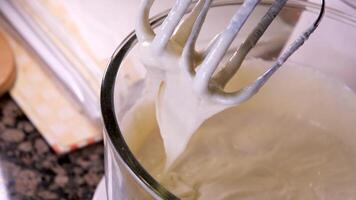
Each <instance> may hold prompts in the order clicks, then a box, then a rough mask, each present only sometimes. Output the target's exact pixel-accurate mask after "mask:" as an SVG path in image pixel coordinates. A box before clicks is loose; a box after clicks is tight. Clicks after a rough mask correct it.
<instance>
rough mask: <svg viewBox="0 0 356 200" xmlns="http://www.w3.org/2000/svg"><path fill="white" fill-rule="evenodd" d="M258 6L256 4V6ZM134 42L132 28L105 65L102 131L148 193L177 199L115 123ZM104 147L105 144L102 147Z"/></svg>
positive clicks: (334, 13) (231, 0)
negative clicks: (119, 85)
mask: <svg viewBox="0 0 356 200" xmlns="http://www.w3.org/2000/svg"><path fill="white" fill-rule="evenodd" d="M242 2H243V1H242V0H220V1H217V2H214V3H213V6H214V7H220V6H229V5H239V4H241V3H242ZM272 2H273V1H272V0H262V2H261V3H260V5H269V4H271V3H272ZM260 5H259V6H260ZM287 6H288V7H291V8H299V9H300V8H301V7H302V6H305V7H304V8H303V9H305V10H306V11H310V12H318V11H319V8H320V4H316V3H312V2H305V1H302V0H290V1H288V2H287ZM168 12H169V10H166V11H164V12H162V13H160V14H158V15H156V16H155V17H152V18H151V19H150V22H151V25H152V26H153V27H157V26H159V25H160V23H161V22H162V21H163V20H164V18H165V17H166V15H167V13H168ZM325 17H329V18H331V19H336V20H338V21H341V22H343V23H346V24H351V25H353V26H355V27H356V18H355V17H354V16H352V15H350V14H347V13H344V12H342V11H340V10H338V9H335V8H330V7H327V6H326V12H325ZM136 44H137V37H136V34H135V31H132V32H131V33H130V34H129V35H128V36H127V37H126V38H125V39H124V40H123V41H122V42H121V43H120V45H119V46H118V47H117V48H116V50H115V52H114V53H113V55H112V56H111V60H110V63H109V65H108V66H107V68H106V70H105V73H104V76H103V79H102V83H101V89H100V107H101V114H102V122H103V125H104V129H105V130H104V132H105V134H106V135H107V136H108V137H107V139H108V140H109V142H110V143H111V144H112V146H113V147H114V149H115V151H114V153H115V156H119V157H120V158H121V159H122V161H123V162H124V164H125V167H126V168H127V169H128V170H129V171H131V172H132V173H133V174H134V175H135V176H136V178H137V179H138V181H140V183H141V184H143V185H144V186H145V187H147V188H148V189H149V190H151V191H148V192H149V193H151V194H152V195H153V196H155V197H158V198H161V199H172V200H173V199H179V198H178V197H177V196H175V195H174V194H173V193H171V192H170V191H169V190H167V189H166V188H165V187H164V186H162V185H161V184H160V183H159V182H158V181H157V180H155V179H154V178H153V177H152V176H151V175H150V174H149V173H148V172H147V171H146V170H145V169H144V167H143V166H142V165H141V164H140V163H139V162H138V160H137V159H136V158H135V156H134V155H133V153H132V152H131V151H130V149H129V147H128V145H127V144H126V142H125V140H124V137H123V135H122V133H121V131H120V128H119V124H118V122H117V118H116V114H115V109H114V108H115V105H114V92H115V82H116V77H117V74H118V71H119V69H120V66H121V63H122V61H123V60H124V58H125V57H126V55H127V54H128V52H129V51H130V50H131V49H132V48H133V47H134V46H135V45H136ZM105 148H106V147H105Z"/></svg>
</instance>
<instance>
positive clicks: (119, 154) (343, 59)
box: [101, 0, 356, 200]
mask: <svg viewBox="0 0 356 200" xmlns="http://www.w3.org/2000/svg"><path fill="white" fill-rule="evenodd" d="M241 3H242V1H238V0H236V1H228V0H220V1H217V2H215V6H214V7H213V8H212V9H211V10H210V11H209V15H208V18H207V20H206V22H205V25H204V28H203V30H202V33H201V36H200V38H199V41H198V47H199V46H200V47H203V46H204V45H206V44H207V42H208V41H209V39H211V38H212V37H213V36H214V35H215V34H216V33H218V32H219V31H221V30H222V29H223V28H224V27H225V26H226V24H227V22H228V20H229V19H230V18H231V16H232V14H233V13H234V11H235V10H236V9H237V8H238V7H239V6H240V4H241ZM270 4H271V1H262V3H261V4H260V5H259V6H258V8H257V10H256V12H254V14H253V15H252V16H251V17H250V19H249V21H248V22H247V24H246V26H245V27H244V28H243V30H242V31H241V33H240V34H239V35H238V38H237V39H236V41H235V42H234V44H233V45H232V48H234V47H236V46H237V44H238V43H239V42H240V41H242V39H244V38H246V35H247V33H248V31H249V30H251V27H254V25H255V24H256V23H257V21H258V19H259V18H260V17H261V16H262V15H263V13H264V12H265V11H266V10H267V8H268V6H269V5H270ZM319 8H320V6H319V5H317V4H313V3H308V2H306V1H298V0H290V1H288V3H287V5H286V7H285V8H284V10H283V11H282V13H281V15H280V16H281V17H280V18H279V19H278V20H275V21H274V22H273V24H272V26H271V27H270V28H269V29H268V30H267V32H266V34H265V35H264V36H263V38H264V39H262V40H265V41H269V40H270V39H271V40H272V39H277V40H278V41H280V42H281V44H282V45H281V46H279V47H278V48H276V47H275V46H274V47H273V49H265V50H264V51H266V52H261V53H260V54H255V55H254V56H260V57H262V58H263V59H267V60H273V59H274V58H275V56H276V55H278V53H279V52H280V51H281V50H282V49H283V46H285V45H286V44H287V43H289V42H290V41H293V39H294V38H295V37H296V36H297V35H298V34H299V33H301V31H303V30H304V29H305V28H307V26H309V25H310V24H311V23H312V22H313V21H314V20H315V18H316V17H317V14H318V12H319ZM165 16H166V13H163V14H161V15H160V16H157V17H155V18H154V19H152V24H153V25H154V26H155V27H157V26H159V25H160V23H161V22H162V20H163V19H164V18H165ZM217 22H218V23H217ZM355 35H356V19H355V18H353V17H351V15H348V14H346V13H343V12H342V11H339V10H336V9H332V8H327V9H326V15H325V17H324V19H323V21H322V23H321V24H320V27H319V28H318V29H317V31H316V32H315V33H314V34H313V35H312V36H311V37H310V39H309V41H308V42H306V43H305V45H304V46H302V48H301V49H300V50H298V52H297V53H296V54H295V55H293V56H292V57H291V58H290V59H289V60H288V62H293V63H298V64H301V65H302V66H308V67H314V68H318V70H319V71H321V72H323V73H325V74H328V75H329V76H331V77H334V78H336V79H339V80H342V81H343V82H345V83H346V84H347V85H348V86H349V87H350V88H351V89H352V90H354V91H356V67H355V66H354V65H355V64H356V56H355V54H354V52H355V51H356V40H355V39H354V36H355ZM136 44H137V40H136V36H135V34H134V33H132V34H130V35H129V36H128V37H127V38H126V39H125V40H124V41H123V42H122V44H121V45H120V46H119V47H118V49H117V51H116V52H115V53H114V55H113V56H112V60H111V62H110V64H109V66H108V68H107V71H106V73H105V77H104V79H103V82H102V87H101V109H102V116H103V122H104V125H105V129H104V141H105V165H106V171H105V172H106V174H105V177H106V186H107V188H106V189H107V195H108V199H109V200H113V199H178V197H176V196H175V195H174V194H173V193H171V192H170V191H168V190H167V189H165V187H164V186H162V185H161V184H160V183H159V182H157V181H156V180H155V179H154V178H153V177H152V176H151V175H150V174H149V173H148V172H147V171H146V170H145V169H144V168H143V167H142V166H141V165H140V163H139V162H138V161H137V159H136V158H135V156H134V155H133V153H132V152H131V151H130V149H129V147H128V145H127V143H126V142H125V139H124V138H125V133H123V132H121V131H120V121H121V119H122V117H123V116H124V115H125V114H126V112H127V110H128V108H130V106H132V105H133V104H134V102H135V101H136V100H137V99H138V98H139V96H140V92H133V91H140V89H142V88H143V87H144V85H143V84H142V83H143V82H142V80H143V79H144V78H145V68H144V66H143V65H142V64H141V63H140V62H139V55H138V50H137V49H138V48H137V46H136ZM271 48H272V47H271ZM212 148H213V147H212Z"/></svg>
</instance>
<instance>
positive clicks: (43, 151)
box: [0, 95, 104, 200]
mask: <svg viewBox="0 0 356 200" xmlns="http://www.w3.org/2000/svg"><path fill="white" fill-rule="evenodd" d="M103 157H104V156H103V145H102V143H98V144H94V145H91V146H89V147H86V148H83V149H81V150H77V151H75V152H72V153H69V154H66V155H56V154H55V153H54V151H53V150H52V149H51V148H50V147H49V146H48V144H47V143H46V141H45V140H44V139H43V137H42V136H41V135H40V134H39V132H38V131H37V130H36V129H35V128H34V126H33V125H32V124H31V122H30V121H29V119H28V118H27V117H26V116H25V115H24V113H23V112H22V111H21V109H20V108H19V107H18V106H17V105H16V103H15V102H14V101H13V100H12V99H11V97H10V96H9V95H5V96H2V97H0V199H1V200H7V199H9V200H22V199H26V200H27V199H28V200H32V199H33V200H41V199H59V200H62V199H63V200H67V199H69V200H71V199H80V200H86V199H88V200H89V199H91V198H92V196H93V194H94V191H95V188H96V186H97V184H98V183H99V181H100V179H101V177H102V176H103V173H104V161H103V159H104V158H103ZM6 196H7V198H6Z"/></svg>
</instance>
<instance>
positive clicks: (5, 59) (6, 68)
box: [0, 33, 16, 96]
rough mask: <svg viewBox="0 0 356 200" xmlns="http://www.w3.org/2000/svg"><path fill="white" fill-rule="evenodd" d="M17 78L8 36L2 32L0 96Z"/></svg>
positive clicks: (0, 38) (0, 46)
mask: <svg viewBox="0 0 356 200" xmlns="http://www.w3.org/2000/svg"><path fill="white" fill-rule="evenodd" d="M15 78H16V68H15V60H14V55H13V52H12V50H11V48H10V45H9V43H8V42H7V40H6V38H5V37H4V35H3V34H2V33H0V96H1V95H3V94H4V93H5V92H7V91H8V90H9V89H10V87H11V86H12V85H13V83H14V82H15Z"/></svg>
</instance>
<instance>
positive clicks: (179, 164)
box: [130, 60, 356, 200]
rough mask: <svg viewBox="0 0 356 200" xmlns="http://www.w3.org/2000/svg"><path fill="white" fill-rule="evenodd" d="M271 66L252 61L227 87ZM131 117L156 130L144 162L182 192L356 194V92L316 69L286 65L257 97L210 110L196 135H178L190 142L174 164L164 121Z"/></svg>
mask: <svg viewBox="0 0 356 200" xmlns="http://www.w3.org/2000/svg"><path fill="white" fill-rule="evenodd" d="M268 66H270V63H269V62H266V61H262V60H249V61H245V62H244V64H243V67H242V68H241V69H240V71H239V72H238V73H237V74H236V75H235V77H234V79H233V80H232V81H231V83H230V84H229V85H228V87H227V89H228V90H231V91H232V90H236V89H239V88H241V87H243V86H245V85H246V84H247V83H249V82H251V81H253V80H255V79H256V77H257V76H258V75H259V74H261V73H262V72H263V71H265V70H266V67H268ZM147 108H150V109H147ZM144 112H154V109H152V107H150V106H146V107H142V110H141V113H144ZM152 116H154V113H152ZM186 116H189V115H186ZM186 120H187V121H189V118H187V119H186ZM131 123H132V126H130V127H135V129H136V130H140V131H144V130H146V131H149V133H147V135H148V137H145V139H144V140H143V139H142V138H137V140H140V142H138V143H136V145H138V146H136V147H133V148H135V149H136V151H135V154H136V156H137V157H138V159H139V161H140V162H141V164H142V165H143V166H144V167H145V168H146V169H147V170H148V171H149V172H150V173H151V174H152V175H153V176H154V177H155V178H156V179H157V180H159V181H160V182H161V183H162V184H163V185H164V186H166V187H167V188H168V189H169V190H171V191H172V192H173V193H174V194H176V195H177V196H179V197H181V198H183V199H214V200H217V199H244V200H246V199H253V200H259V199H281V200H282V199H283V200H285V199H310V200H312V199H313V200H314V199H326V200H328V199H330V200H334V199H355V198H356V190H355V188H356V160H355V159H356V144H355V143H356V139H355V137H356V135H355V130H356V96H355V94H354V92H353V91H351V90H350V89H349V88H348V87H347V86H346V85H344V84H343V83H341V82H339V81H337V80H333V79H332V78H330V77H327V76H325V75H323V74H321V73H320V72H318V71H316V70H315V69H313V68H308V67H303V66H300V65H297V64H286V65H285V66H284V67H282V68H281V69H280V71H278V72H277V73H276V74H275V75H274V76H273V77H272V78H271V79H270V80H269V81H268V82H267V83H266V85H265V86H264V87H263V88H262V89H261V90H260V91H259V92H258V93H257V94H256V95H255V96H254V97H253V98H251V99H250V100H248V101H246V102H244V103H242V104H240V105H238V106H235V107H231V108H227V109H226V110H224V111H223V112H220V113H218V114H216V115H213V116H212V117H210V118H209V119H208V120H206V121H205V122H204V123H203V124H202V125H201V126H200V127H199V128H198V130H197V131H196V132H195V133H194V134H193V136H192V137H191V139H190V140H189V141H180V140H179V137H178V138H176V143H177V144H179V143H181V142H187V143H188V145H187V146H186V148H185V150H184V152H183V153H182V154H181V155H180V156H179V157H178V159H176V160H175V161H174V163H173V164H172V165H171V166H170V167H169V169H168V170H167V169H165V162H166V154H165V149H164V145H163V142H162V139H161V135H160V133H159V128H158V125H157V122H156V121H155V120H152V121H151V124H150V123H146V124H135V121H134V120H133V121H131ZM152 123H153V124H152ZM172 123H173V122H172ZM145 126H147V127H149V128H145ZM131 132H132V131H131ZM166 134H169V133H166ZM131 140H132V141H135V138H132V139H131ZM131 147H132V145H131ZM171 148H174V147H171Z"/></svg>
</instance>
